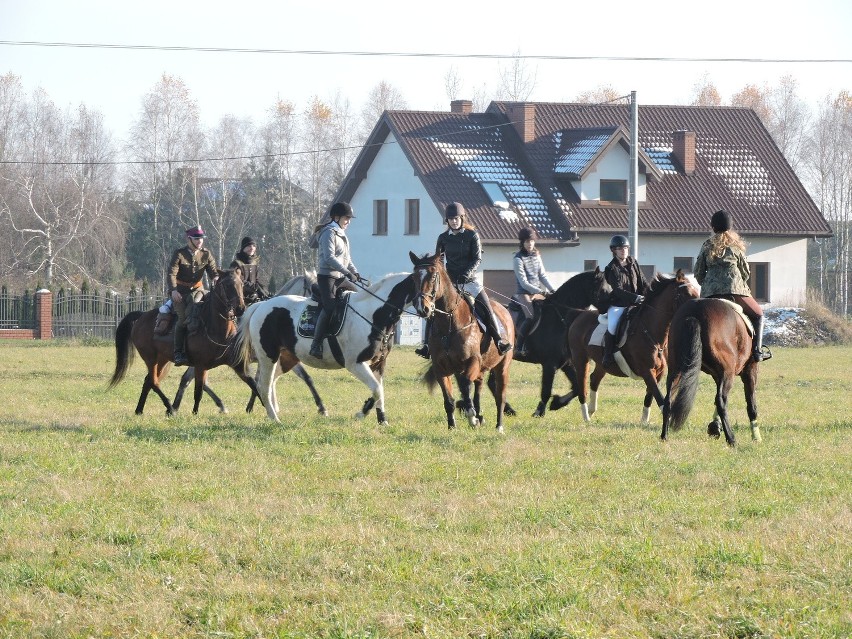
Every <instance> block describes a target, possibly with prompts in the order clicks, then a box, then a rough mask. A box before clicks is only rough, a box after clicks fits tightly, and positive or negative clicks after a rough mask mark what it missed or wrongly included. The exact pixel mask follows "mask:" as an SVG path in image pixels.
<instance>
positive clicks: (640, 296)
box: [633, 295, 645, 304]
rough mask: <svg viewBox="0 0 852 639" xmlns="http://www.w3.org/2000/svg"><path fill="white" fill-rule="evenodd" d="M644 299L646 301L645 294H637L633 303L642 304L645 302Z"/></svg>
mask: <svg viewBox="0 0 852 639" xmlns="http://www.w3.org/2000/svg"><path fill="white" fill-rule="evenodd" d="M644 301H645V296H644V295H637V296H636V299H635V300H634V301H633V303H634V304H641V303H642V302H644Z"/></svg>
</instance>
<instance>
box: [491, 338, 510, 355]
mask: <svg viewBox="0 0 852 639" xmlns="http://www.w3.org/2000/svg"><path fill="white" fill-rule="evenodd" d="M494 346H496V347H497V352H498V353H500V354H501V355H505V354H506V353H508V352H509V351H510V350H512V345H511V344H510V343H509V342H507V341H506V340H502V339H498V340H497V341H496V342H494Z"/></svg>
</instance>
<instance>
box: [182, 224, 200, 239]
mask: <svg viewBox="0 0 852 639" xmlns="http://www.w3.org/2000/svg"><path fill="white" fill-rule="evenodd" d="M186 236H187V237H191V238H195V239H197V238H199V237H204V230H203V229H202V228H201V227H200V226H193V227H192V228H191V229H186Z"/></svg>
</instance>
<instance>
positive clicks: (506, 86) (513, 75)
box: [497, 50, 537, 102]
mask: <svg viewBox="0 0 852 639" xmlns="http://www.w3.org/2000/svg"><path fill="white" fill-rule="evenodd" d="M499 74H500V84H499V86H498V88H497V99H498V100H509V101H512V102H524V101H526V100H528V99H529V97H530V96H531V95H532V93H533V91H534V90H535V83H536V76H537V73H536V71H535V70H534V69H533V70H530V68H529V66H528V65H527V62H526V60H524V58H522V57H521V52H520V51H519V50H518V51H515V53H514V56H513V57H512V59H511V61H509V63H508V64H507V65H506V66H502V65H500V66H499Z"/></svg>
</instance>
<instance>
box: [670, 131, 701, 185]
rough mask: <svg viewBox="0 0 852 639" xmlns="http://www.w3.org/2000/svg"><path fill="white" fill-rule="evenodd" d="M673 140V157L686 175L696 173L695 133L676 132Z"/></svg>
mask: <svg viewBox="0 0 852 639" xmlns="http://www.w3.org/2000/svg"><path fill="white" fill-rule="evenodd" d="M672 136H673V140H672V155H674V157H675V160H677V162H678V164H680V168H682V169H683V172H684V173H685V174H686V175H692V174H693V173H695V131H683V130H681V131H675V132H674V133H673V134H672Z"/></svg>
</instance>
